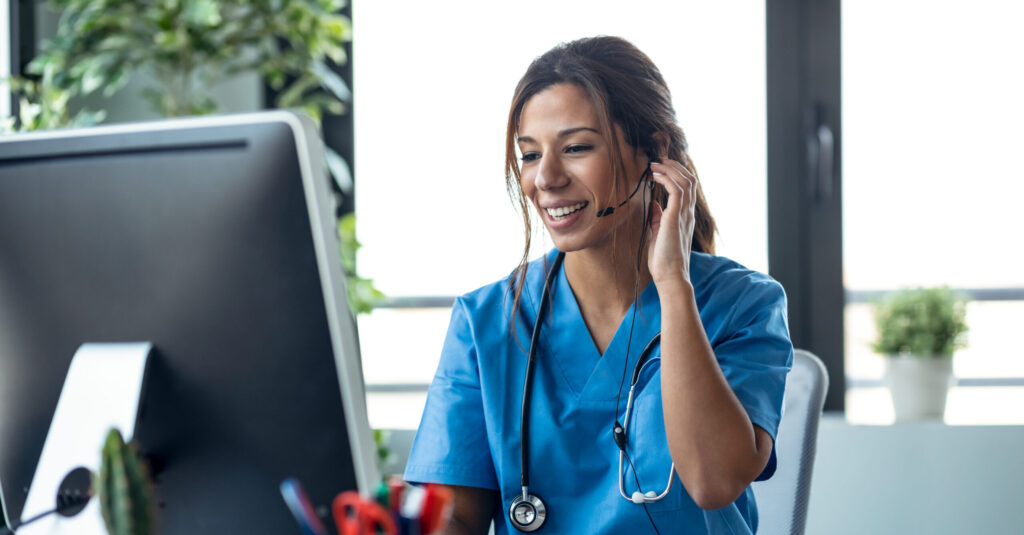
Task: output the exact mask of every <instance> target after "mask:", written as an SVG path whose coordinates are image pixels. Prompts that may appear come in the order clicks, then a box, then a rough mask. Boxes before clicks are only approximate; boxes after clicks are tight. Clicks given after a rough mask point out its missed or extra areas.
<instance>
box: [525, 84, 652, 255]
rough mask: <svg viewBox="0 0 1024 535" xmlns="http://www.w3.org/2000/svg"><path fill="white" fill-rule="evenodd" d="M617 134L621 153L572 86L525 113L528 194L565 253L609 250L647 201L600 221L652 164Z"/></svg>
mask: <svg viewBox="0 0 1024 535" xmlns="http://www.w3.org/2000/svg"><path fill="white" fill-rule="evenodd" d="M615 129H616V134H617V135H618V138H619V143H618V146H612V145H611V142H610V140H607V139H605V138H604V136H602V135H601V133H600V123H599V120H598V115H597V112H596V110H595V108H594V105H593V103H592V102H591V101H590V98H589V97H588V96H587V95H586V93H584V91H583V90H582V89H580V88H579V87H578V86H576V85H573V84H566V83H563V84H557V85H553V86H551V87H549V88H547V89H545V90H544V91H542V92H540V93H537V94H536V95H534V96H533V97H532V98H530V100H528V101H527V102H526V106H524V107H523V112H522V115H521V117H520V121H519V132H518V136H519V137H518V143H519V149H520V152H521V153H522V166H521V168H522V173H521V185H522V188H523V193H524V194H525V195H526V197H527V198H529V199H530V201H532V202H533V204H534V206H535V207H536V208H537V211H538V212H539V213H540V216H541V219H543V220H544V225H545V226H546V227H547V229H548V232H549V233H550V235H551V239H552V240H553V241H554V244H555V247H557V248H558V249H559V250H561V251H565V252H571V251H579V250H582V249H587V248H590V247H595V246H604V245H609V244H610V243H611V236H612V231H613V229H615V228H616V227H618V226H621V225H623V223H624V222H625V221H627V220H628V219H629V218H630V217H631V216H635V217H636V219H637V220H639V218H640V210H641V208H642V204H641V203H642V202H643V197H644V196H643V195H636V196H634V197H633V198H632V199H630V201H629V202H628V203H626V205H624V206H622V207H621V208H616V209H615V212H614V213H613V214H611V215H608V216H605V217H600V218H599V217H597V213H598V212H599V211H601V210H604V209H605V208H608V207H609V206H617V205H618V204H619V203H620V202H622V201H623V200H625V199H626V198H627V197H628V196H629V194H630V193H631V192H632V191H633V188H634V187H635V186H636V183H637V181H638V180H639V179H640V176H641V174H642V173H643V170H644V169H645V168H646V166H647V163H648V162H647V157H646V156H645V155H643V153H642V152H641V151H638V150H636V149H634V148H633V147H630V146H629V144H627V143H626V142H625V141H624V136H623V134H622V130H621V129H620V128H619V126H618V125H615ZM612 150H617V151H619V154H621V157H622V163H623V167H624V168H625V169H626V176H625V177H623V178H624V180H620V183H619V187H618V189H617V190H616V191H615V192H614V193H612V182H613V176H614V172H613V169H612V164H611V159H610V156H611V153H610V151H612ZM610 193H611V198H609V194H610Z"/></svg>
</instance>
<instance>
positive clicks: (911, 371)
mask: <svg viewBox="0 0 1024 535" xmlns="http://www.w3.org/2000/svg"><path fill="white" fill-rule="evenodd" d="M885 382H886V385H887V386H888V387H889V391H890V392H891V393H892V406H893V409H895V411H896V421H897V422H901V421H907V420H931V419H941V418H942V415H943V413H944V412H945V411H946V394H947V393H948V392H949V387H950V385H951V384H952V382H953V357H950V356H946V357H919V356H916V355H895V356H893V355H890V356H887V357H886V358H885Z"/></svg>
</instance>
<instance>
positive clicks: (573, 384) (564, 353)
mask: <svg viewBox="0 0 1024 535" xmlns="http://www.w3.org/2000/svg"><path fill="white" fill-rule="evenodd" d="M554 253H555V254H557V251H554ZM551 259H552V260H553V259H554V256H552V257H551ZM551 299H552V301H551V304H550V309H549V311H548V318H545V320H544V322H545V325H544V328H545V330H546V336H544V335H542V336H541V341H540V343H541V344H542V345H543V346H546V347H545V349H547V351H545V352H544V353H546V354H547V355H550V358H551V359H552V360H553V361H554V362H555V364H556V365H557V369H558V370H559V371H560V372H561V374H562V377H563V378H564V380H565V382H566V384H567V386H568V387H569V389H570V390H572V392H573V393H574V394H576V396H577V397H579V398H580V399H588V400H614V399H615V398H616V394H617V392H618V388H619V385H620V381H621V380H622V374H623V371H622V370H623V368H624V367H625V368H626V373H627V375H628V374H629V372H630V371H631V370H632V368H631V367H630V366H633V365H635V364H636V361H637V359H638V358H639V356H640V352H641V351H643V348H644V346H646V345H647V342H648V341H650V339H651V338H652V337H653V336H654V335H655V334H657V333H658V332H659V331H660V330H661V306H660V301H659V300H658V291H657V288H656V287H655V285H654V283H653V282H650V283H648V285H647V287H646V288H644V289H643V291H642V292H641V293H640V299H639V305H640V307H639V309H640V313H639V314H637V313H636V310H637V303H636V302H634V303H633V305H631V306H630V308H629V310H628V311H627V312H626V314H625V316H624V317H623V319H622V322H621V323H619V326H618V328H617V329H616V331H615V335H614V336H613V337H612V340H611V342H610V343H609V344H608V347H606V348H605V352H604V355H601V354H600V352H599V351H598V349H597V345H596V344H595V343H594V339H593V337H592V336H591V335H590V330H589V329H588V328H587V325H586V322H584V321H583V314H582V313H581V312H580V307H579V303H578V302H577V301H576V296H575V294H573V291H572V288H571V287H570V286H569V280H568V279H567V278H566V275H565V268H564V264H563V267H562V268H560V269H559V273H558V275H557V276H556V277H555V279H554V280H553V281H552V287H551ZM631 323H632V339H630V325H631ZM627 346H628V352H629V354H628V355H627V354H626V352H627Z"/></svg>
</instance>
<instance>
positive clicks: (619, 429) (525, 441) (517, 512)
mask: <svg viewBox="0 0 1024 535" xmlns="http://www.w3.org/2000/svg"><path fill="white" fill-rule="evenodd" d="M564 258H565V253H564V252H559V253H558V256H557V257H555V261H554V263H553V264H552V265H551V269H550V270H549V271H548V274H547V278H546V279H545V280H544V291H543V292H542V293H541V297H540V306H539V308H538V310H537V321H536V322H535V323H534V325H533V335H532V336H531V337H530V351H529V357H528V358H527V361H526V377H525V380H524V381H523V408H522V413H521V414H520V427H519V433H520V435H519V444H520V446H519V447H520V452H521V455H522V462H521V469H522V472H521V480H520V481H521V484H522V489H523V492H522V494H517V495H516V497H515V498H514V499H513V500H512V503H511V505H509V508H508V517H509V519H510V520H511V521H512V525H513V526H515V528H516V529H518V530H519V531H527V532H529V531H537V530H538V529H540V528H541V526H543V525H544V521H545V520H546V519H547V515H548V511H547V506H546V505H544V501H543V500H542V499H541V498H540V497H539V496H537V495H536V494H530V490H529V486H530V479H529V476H530V471H529V456H528V453H527V452H528V450H529V448H528V445H529V436H530V426H529V424H530V421H529V419H528V418H527V415H528V414H529V412H530V392H531V390H532V387H533V365H534V362H535V360H536V359H535V357H536V354H537V339H538V338H539V335H540V325H541V323H542V321H541V320H542V319H543V318H544V314H545V313H546V312H547V306H548V301H549V299H548V298H549V294H550V292H551V281H552V280H553V279H554V277H555V274H556V273H558V269H559V267H561V265H562V260H563V259H564ZM660 340H661V333H660V332H659V333H658V334H656V335H654V337H653V338H651V341H650V342H648V343H647V346H645V347H644V350H643V351H642V352H641V353H640V358H639V359H638V360H637V362H636V365H635V366H634V367H633V376H632V378H631V379H630V383H629V395H628V396H627V398H626V414H625V416H624V417H623V423H622V425H620V424H619V422H618V421H616V422H615V425H614V427H613V428H612V437H613V438H614V439H615V444H616V445H617V446H618V447H619V494H621V495H622V497H623V498H625V499H627V500H629V501H631V502H633V503H635V504H645V503H651V502H656V501H658V500H660V499H662V498H664V497H665V496H667V495H668V493H669V491H670V490H672V480H673V479H674V476H675V469H676V465H675V463H672V466H671V468H669V473H668V484H667V485H666V487H665V490H664V491H663V492H662V493H661V494H658V493H656V492H654V491H648V492H646V493H641V492H640V491H639V490H637V491H635V492H633V494H632V495H630V496H627V495H626V489H625V482H624V481H623V479H624V478H623V460H624V459H628V457H627V456H626V442H627V440H626V436H627V434H626V430H627V426H628V425H629V416H630V412H631V410H632V408H633V393H634V391H635V389H636V383H637V381H638V380H639V379H640V373H641V372H642V371H643V369H644V368H645V367H646V366H647V365H648V364H650V363H651V362H654V361H655V360H659V359H660V357H658V358H655V359H651V358H649V357H650V354H651V352H652V351H653V349H654V348H655V347H656V346H657V345H658V342H659V341H660ZM627 358H628V355H627ZM623 371H625V370H623ZM616 407H617V405H616ZM616 410H618V409H616ZM635 473H636V470H635V469H634V474H635Z"/></svg>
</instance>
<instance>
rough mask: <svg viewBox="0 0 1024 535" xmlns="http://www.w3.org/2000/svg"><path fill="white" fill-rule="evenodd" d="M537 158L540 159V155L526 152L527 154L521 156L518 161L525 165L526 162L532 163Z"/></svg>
mask: <svg viewBox="0 0 1024 535" xmlns="http://www.w3.org/2000/svg"><path fill="white" fill-rule="evenodd" d="M537 158H540V154H537V153H536V152H527V153H525V154H523V155H522V156H521V157H520V158H519V159H520V160H522V161H523V163H526V162H532V161H534V160H536V159H537Z"/></svg>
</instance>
